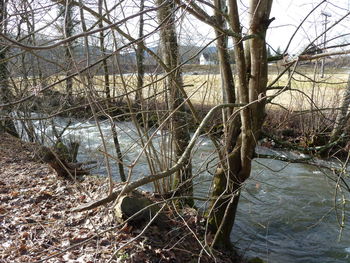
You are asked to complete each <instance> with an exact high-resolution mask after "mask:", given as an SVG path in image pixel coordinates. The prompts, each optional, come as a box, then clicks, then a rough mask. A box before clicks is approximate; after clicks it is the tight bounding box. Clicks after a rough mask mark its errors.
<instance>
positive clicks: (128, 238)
mask: <svg viewBox="0 0 350 263" xmlns="http://www.w3.org/2000/svg"><path fill="white" fill-rule="evenodd" d="M36 150H37V147H36V146H35V145H34V144H30V143H25V142H22V141H20V140H18V139H16V138H14V137H12V136H10V135H8V134H0V225H1V228H0V262H197V261H198V259H199V258H200V259H201V260H200V262H214V257H215V259H216V262H243V261H242V259H240V258H237V257H233V256H232V255H229V254H225V253H224V252H220V251H212V254H210V253H206V252H205V250H203V247H202V244H200V242H198V240H201V241H202V243H204V241H203V239H204V228H203V226H202V224H201V222H202V220H201V218H200V216H199V215H198V214H196V212H195V211H194V210H192V209H191V210H190V209H189V210H185V211H183V212H181V214H177V213H175V211H171V210H167V214H166V215H167V216H168V218H169V221H167V226H166V227H161V226H159V225H151V226H149V227H148V228H145V227H144V225H142V226H141V225H140V226H138V225H132V226H131V225H128V224H123V225H118V224H117V223H116V222H115V220H114V216H113V215H112V213H111V209H110V207H99V208H95V209H93V210H91V211H88V212H85V213H71V212H70V210H71V209H72V208H74V207H77V206H79V205H81V204H82V203H85V202H88V201H91V200H96V199H98V198H99V197H102V196H104V195H106V193H107V190H108V189H107V188H106V185H107V184H106V182H105V180H104V179H101V178H96V177H92V176H88V177H85V178H84V180H81V181H79V182H76V183H73V182H72V181H68V180H66V179H63V178H59V177H58V176H57V175H56V174H55V172H53V171H52V170H51V169H50V168H49V166H48V165H47V164H45V163H41V162H39V161H38V160H37V159H36V157H35V152H36ZM145 194H146V195H148V196H151V195H150V194H147V193H145ZM189 229H191V231H189ZM189 233H191V234H189ZM210 238H212V237H210V235H208V236H207V240H206V242H207V243H208V244H210Z"/></svg>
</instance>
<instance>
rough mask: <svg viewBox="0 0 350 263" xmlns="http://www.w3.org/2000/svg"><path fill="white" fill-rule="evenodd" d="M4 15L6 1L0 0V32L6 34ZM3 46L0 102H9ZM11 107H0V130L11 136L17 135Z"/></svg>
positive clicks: (1, 47)
mask: <svg viewBox="0 0 350 263" xmlns="http://www.w3.org/2000/svg"><path fill="white" fill-rule="evenodd" d="M6 17H7V1H6V0H0V32H1V33H3V34H6V33H7V32H6V24H7V22H6ZM6 51H7V48H6V47H5V46H2V45H0V103H3V104H5V103H9V102H10V101H11V99H12V98H13V94H12V92H11V90H10V86H9V83H8V71H7V62H6ZM11 112H12V107H6V108H2V109H1V108H0V117H1V119H0V132H8V133H10V134H12V135H13V136H16V137H19V136H18V133H17V130H16V127H15V124H14V122H13V120H12V119H11Z"/></svg>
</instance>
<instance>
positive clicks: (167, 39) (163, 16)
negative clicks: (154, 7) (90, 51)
mask: <svg viewBox="0 0 350 263" xmlns="http://www.w3.org/2000/svg"><path fill="white" fill-rule="evenodd" d="M157 4H158V6H159V10H158V20H159V23H160V24H161V25H162V26H161V29H160V39H161V49H162V55H163V60H164V64H165V65H166V67H167V77H166V82H165V86H166V87H167V88H168V89H169V93H170V94H169V97H168V98H169V102H168V103H169V108H170V111H171V112H173V111H174V113H172V117H171V126H172V127H171V131H172V136H173V138H174V148H175V158H176V159H175V160H174V161H175V162H177V161H178V159H179V158H180V157H181V156H182V154H183V153H184V151H185V150H186V148H187V146H188V142H189V140H190V135H189V128H188V122H187V116H186V110H185V105H184V97H183V94H182V93H181V90H180V86H183V82H182V77H181V69H180V68H179V67H178V66H179V47H178V41H177V34H176V27H175V26H176V24H175V14H176V12H175V8H176V6H175V4H174V3H171V2H169V3H167V2H166V1H164V0H157ZM165 4H166V5H165ZM173 189H175V191H176V194H177V195H180V196H187V197H188V198H186V199H185V200H186V203H187V204H189V205H191V206H192V205H193V199H192V195H193V184H192V166H191V161H190V160H187V161H186V163H185V164H184V166H183V168H181V169H180V170H179V171H177V172H176V180H175V185H174V186H173Z"/></svg>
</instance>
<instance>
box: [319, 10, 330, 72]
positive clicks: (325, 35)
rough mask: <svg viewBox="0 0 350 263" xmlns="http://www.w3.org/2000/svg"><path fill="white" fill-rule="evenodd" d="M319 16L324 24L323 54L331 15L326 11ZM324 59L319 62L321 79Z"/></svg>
mask: <svg viewBox="0 0 350 263" xmlns="http://www.w3.org/2000/svg"><path fill="white" fill-rule="evenodd" d="M321 15H323V16H324V20H323V24H324V35H323V52H325V51H326V42H327V32H326V31H327V24H328V17H331V16H332V15H331V14H330V13H328V12H326V11H322V12H321ZM325 60H326V58H322V61H321V78H324V64H325Z"/></svg>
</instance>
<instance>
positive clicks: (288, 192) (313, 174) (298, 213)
mask: <svg viewBox="0 0 350 263" xmlns="http://www.w3.org/2000/svg"><path fill="white" fill-rule="evenodd" d="M64 122H65V120H64V119H57V123H60V124H61V125H62V126H63V125H64ZM117 127H118V133H119V139H120V144H121V147H122V151H123V152H124V153H125V156H124V161H125V162H126V164H131V163H132V162H133V160H135V158H136V157H137V156H138V155H139V153H140V152H141V151H142V147H141V146H140V144H139V143H137V140H138V139H137V138H138V136H137V133H136V131H135V129H134V126H133V125H132V124H131V123H129V122H121V123H118V125H117ZM101 128H102V130H103V133H104V136H105V138H106V141H107V142H108V145H107V148H108V151H109V152H110V153H111V154H114V146H113V144H112V136H111V133H110V128H109V125H108V123H107V122H106V123H102V125H101ZM48 131H50V130H48ZM65 136H66V138H68V137H71V138H73V139H76V140H79V141H81V152H80V154H79V156H78V158H79V160H80V161H83V160H87V159H88V160H90V159H94V160H99V161H100V162H101V163H102V164H103V162H102V159H103V154H102V152H103V148H102V142H101V139H100V134H99V132H98V129H97V128H96V126H95V125H94V123H93V122H84V123H81V122H79V121H75V122H74V124H73V125H72V126H71V128H70V129H68V130H67V131H66V132H65ZM158 138H159V139H160V136H158V137H157V136H156V137H155V140H157V139H158ZM135 141H136V143H135ZM259 151H262V152H267V151H270V152H271V150H268V149H263V148H260V149H259ZM273 152H274V153H275V154H280V155H292V153H285V152H284V153H281V152H276V151H273ZM214 157H215V156H214V155H213V146H212V145H211V143H210V141H209V140H208V139H206V138H201V139H200V140H199V142H198V145H197V146H196V149H195V151H194V152H193V167H194V168H193V169H194V174H195V175H196V178H195V183H196V195H197V196H202V197H204V196H206V195H207V192H208V188H209V186H210V178H211V175H210V173H208V172H207V171H206V162H210V161H213V158H214ZM213 164H215V160H214V161H213V162H211V163H210V165H213ZM210 165H209V166H210ZM112 166H113V168H114V169H113V174H114V175H116V179H117V180H118V176H117V174H118V172H117V171H118V170H117V163H116V162H113V164H112ZM282 168H284V169H282ZM280 169H282V170H281V171H278V172H274V171H276V170H280ZM96 172H97V173H100V174H106V173H105V171H104V168H103V166H101V167H100V169H99V170H97V171H96ZM148 174H149V170H148V166H147V164H146V159H145V157H144V156H143V157H142V158H140V160H139V162H138V163H137V165H136V166H135V168H134V170H133V176H134V180H135V179H137V178H139V177H140V176H144V175H148ZM203 182H204V183H203ZM148 187H150V186H148ZM345 194H346V198H347V201H348V199H349V198H348V197H349V196H348V195H349V193H345ZM335 200H337V204H338V205H339V204H340V203H341V201H342V200H341V196H335V184H334V182H332V181H331V180H330V179H327V177H326V176H324V174H323V172H322V171H320V170H319V169H318V168H317V167H311V166H307V165H302V164H289V165H286V163H284V162H281V161H276V160H267V159H257V160H256V161H255V162H254V165H253V171H252V175H251V178H250V179H249V180H248V181H247V183H246V185H245V187H244V190H243V193H242V198H241V201H240V205H239V211H238V214H237V221H236V224H235V227H234V229H233V231H232V234H231V237H232V240H233V242H234V244H235V245H236V246H237V247H239V248H241V250H242V251H244V252H245V254H246V255H247V256H259V257H261V258H263V259H264V260H266V261H267V262H271V263H272V262H276V263H277V262H278V263H279V262H284V263H288V262H303V263H304V262H315V263H316V262H317V263H318V262H329V263H331V262H332V263H333V262H350V233H349V227H350V226H348V225H346V227H345V228H344V229H343V231H342V236H341V238H340V239H339V240H338V238H339V233H340V231H339V230H340V227H339V224H338V223H337V217H336V212H335V210H336V209H335ZM337 214H338V215H339V216H341V208H340V207H338V213H337ZM345 216H346V217H345V218H346V219H348V218H350V212H349V209H348V208H346V212H345Z"/></svg>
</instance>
